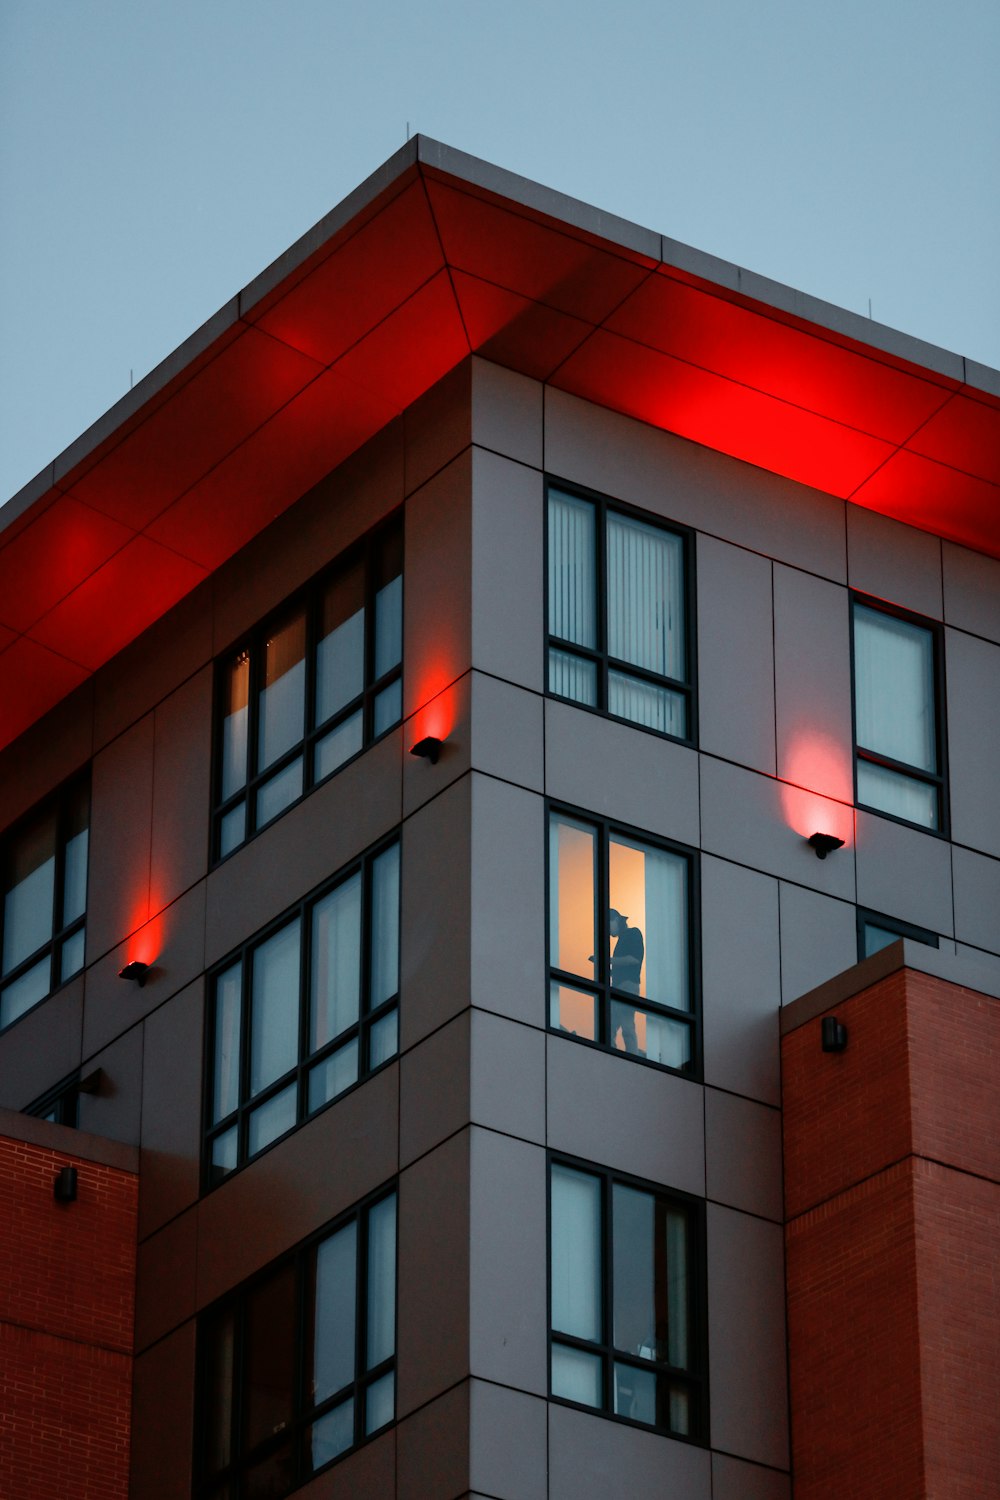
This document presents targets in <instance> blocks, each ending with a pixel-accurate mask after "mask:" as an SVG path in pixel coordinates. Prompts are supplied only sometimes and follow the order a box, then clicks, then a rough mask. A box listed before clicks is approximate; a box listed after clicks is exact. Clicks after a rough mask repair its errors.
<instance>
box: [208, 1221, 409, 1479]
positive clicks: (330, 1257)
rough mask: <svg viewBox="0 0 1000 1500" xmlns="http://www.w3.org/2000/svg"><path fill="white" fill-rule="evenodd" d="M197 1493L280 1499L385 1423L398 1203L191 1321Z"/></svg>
mask: <svg viewBox="0 0 1000 1500" xmlns="http://www.w3.org/2000/svg"><path fill="white" fill-rule="evenodd" d="M198 1334H199V1399H198V1406H197V1409H198V1412H199V1414H200V1428H201V1430H200V1440H199V1445H198V1461H197V1466H196V1467H197V1472H198V1481H199V1482H198V1489H197V1493H198V1494H199V1495H200V1496H204V1497H206V1500H207V1497H212V1500H222V1497H226V1500H236V1497H237V1496H239V1497H240V1500H257V1497H267V1500H278V1497H280V1496H283V1495H287V1494H288V1493H289V1492H290V1491H291V1490H293V1489H296V1488H297V1487H298V1486H299V1485H301V1484H303V1483H304V1482H305V1481H306V1480H307V1479H308V1478H309V1477H310V1475H312V1474H315V1473H316V1472H317V1470H319V1469H322V1468H325V1467H326V1465H327V1464H330V1463H332V1462H333V1461H334V1460H335V1459H337V1458H339V1457H340V1456H341V1455H342V1454H344V1453H346V1452H348V1450H349V1449H351V1448H355V1447H357V1446H358V1444H359V1443H363V1442H364V1441H365V1440H366V1439H367V1438H369V1437H371V1436H373V1435H374V1434H375V1433H376V1432H380V1431H381V1430H382V1429H383V1428H384V1427H386V1426H387V1425H388V1424H389V1423H391V1422H392V1421H393V1420H394V1418H395V1407H396V1399H395V1383H396V1376H395V1354H396V1195H395V1193H390V1194H389V1195H388V1196H384V1197H381V1198H378V1199H376V1200H375V1201H373V1202H370V1203H368V1204H366V1205H362V1206H361V1207H360V1208H358V1209H355V1210H353V1211H352V1212H351V1213H350V1214H348V1215H346V1216H345V1217H344V1218H342V1219H340V1220H339V1221H338V1222H337V1223H336V1224H335V1225H334V1226H333V1227H332V1228H329V1229H325V1230H324V1231H323V1232H322V1233H321V1234H320V1235H318V1236H316V1237H315V1238H314V1239H312V1240H310V1241H309V1242H308V1243H307V1244H306V1245H304V1246H302V1247H301V1248H300V1249H299V1250H297V1251H296V1252H295V1253H294V1254H293V1255H291V1256H288V1257H287V1258H286V1259H284V1260H282V1261H280V1262H279V1263H278V1264H277V1265H275V1266H272V1267H270V1268H269V1269H268V1270H267V1271H266V1272H265V1273H264V1274H263V1275H262V1276H259V1277H257V1278H256V1279H255V1280H254V1281H253V1282H251V1283H249V1284H248V1285H247V1286H245V1287H242V1288H240V1290H238V1291H237V1292H236V1293H234V1294H233V1295H232V1296H230V1297H227V1298H226V1299H225V1300H224V1301H223V1302H220V1303H218V1304H217V1305H216V1306H215V1307H213V1308H211V1309H210V1310H209V1311H208V1312H206V1313H205V1314H203V1316H202V1317H201V1319H200V1321H199V1328H198Z"/></svg>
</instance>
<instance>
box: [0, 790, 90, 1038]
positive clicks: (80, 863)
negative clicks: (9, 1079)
mask: <svg viewBox="0 0 1000 1500" xmlns="http://www.w3.org/2000/svg"><path fill="white" fill-rule="evenodd" d="M89 822H90V793H89V786H88V783H87V782H86V781H76V782H74V783H73V784H72V785H71V786H69V787H67V788H66V789H65V790H64V791H62V792H61V793H60V794H59V795H58V796H57V797H54V798H52V799H51V800H50V801H49V802H46V803H45V804H44V805H43V806H42V807H41V808H39V809H37V810H36V811H35V812H33V813H31V814H30V815H29V816H28V817H27V818H25V819H24V820H23V821H22V822H21V823H20V824H19V825H18V826H17V827H16V828H14V829H13V830H12V831H11V832H10V833H9V834H8V835H7V837H6V838H5V839H4V841H3V844H2V846H0V861H2V872H3V907H2V911H0V954H2V962H0V1027H4V1026H9V1025H10V1024H11V1022H13V1021H16V1020H17V1019H18V1018H19V1017H20V1016H23V1015H24V1013H25V1012H26V1011H29V1010H31V1008H32V1007H33V1006H35V1005H37V1004H38V1002H39V1001H40V1000H44V999H45V997H46V996H47V995H50V994H51V993H52V991H53V990H54V989H57V988H58V987H59V985H61V984H64V983H65V982H66V980H67V979H72V977H73V975H74V974H78V973H79V971H80V970H81V969H82V968H83V952H84V924H85V921H86V913H87V843H88V827H89Z"/></svg>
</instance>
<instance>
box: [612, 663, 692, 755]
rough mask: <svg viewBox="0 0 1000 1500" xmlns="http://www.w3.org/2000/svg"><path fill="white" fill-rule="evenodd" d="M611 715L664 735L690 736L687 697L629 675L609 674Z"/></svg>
mask: <svg viewBox="0 0 1000 1500" xmlns="http://www.w3.org/2000/svg"><path fill="white" fill-rule="evenodd" d="M608 712H609V713H612V714H617V715H618V717H619V718H620V719H630V720H631V721H632V723H633V724H642V725H644V726H645V728H646V729H657V730H659V732H660V734H675V735H677V736H678V738H679V739H684V738H685V737H686V735H687V702H686V700H685V698H684V694H683V693H672V692H670V690H669V689H668V688H661V687H656V686H655V684H653V683H651V682H645V681H643V679H642V678H641V677H629V675H628V674H627V673H626V672H613V671H612V672H609V673H608Z"/></svg>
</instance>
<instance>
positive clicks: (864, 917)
mask: <svg viewBox="0 0 1000 1500" xmlns="http://www.w3.org/2000/svg"><path fill="white" fill-rule="evenodd" d="M857 925H858V963H863V962H864V960H865V959H866V958H874V957H875V954H874V953H867V954H866V953H865V928H866V927H868V926H872V927H881V928H882V930H883V931H884V932H892V933H894V934H895V936H896V937H897V938H909V939H910V940H911V941H912V942H914V943H924V944H926V946H927V947H928V948H940V946H941V940H940V938H939V936H938V934H937V933H936V932H931V930H930V928H928V927H917V926H916V925H915V924H914V923H913V922H903V921H901V920H900V918H899V917H887V916H884V915H883V914H882V913H881V912H877V911H870V910H869V909H868V908H867V907H865V906H859V907H858V908H857ZM883 946H884V947H888V946H889V944H888V943H886V944H883ZM881 951H882V950H881V949H880V948H876V950H875V952H876V953H880V952H881Z"/></svg>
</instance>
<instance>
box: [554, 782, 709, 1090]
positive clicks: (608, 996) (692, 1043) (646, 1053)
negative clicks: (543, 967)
mask: <svg viewBox="0 0 1000 1500" xmlns="http://www.w3.org/2000/svg"><path fill="white" fill-rule="evenodd" d="M548 864H549V973H550V981H549V1025H550V1026H551V1027H552V1029H553V1030H554V1031H558V1032H561V1033H562V1034H563V1035H568V1036H575V1037H578V1038H581V1039H583V1040H585V1041H589V1042H596V1043H598V1044H599V1045H601V1046H604V1047H612V1048H614V1049H615V1050H617V1051H619V1052H623V1053H627V1054H628V1055H630V1056H632V1057H637V1058H642V1059H644V1060H645V1061H647V1062H654V1063H659V1064H660V1065H661V1066H662V1067H667V1068H676V1069H678V1070H680V1071H682V1072H685V1073H693V1072H695V1071H696V1068H697V1059H698V1055H699V1048H698V1034H697V1017H696V1007H695V996H696V992H697V984H696V974H695V958H694V955H695V948H696V944H695V942H694V935H693V934H694V926H693V922H694V919H693V912H694V910H695V907H696V901H695V893H694V891H693V884H694V863H693V860H692V856H691V854H690V852H689V851H687V850H684V849H680V848H678V847H676V846H675V845H671V844H667V843H665V842H663V841H660V840H654V839H651V838H650V837H649V836H648V835H646V834H640V833H636V832H634V831H633V830H630V829H625V828H619V827H616V826H615V825H614V824H612V823H607V822H604V821H603V820H599V819H595V818H591V817H590V816H588V815H587V814H585V813H584V814H577V813H575V812H564V811H561V810H557V809H555V808H553V809H552V810H551V812H550V814H549V856H548Z"/></svg>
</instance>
